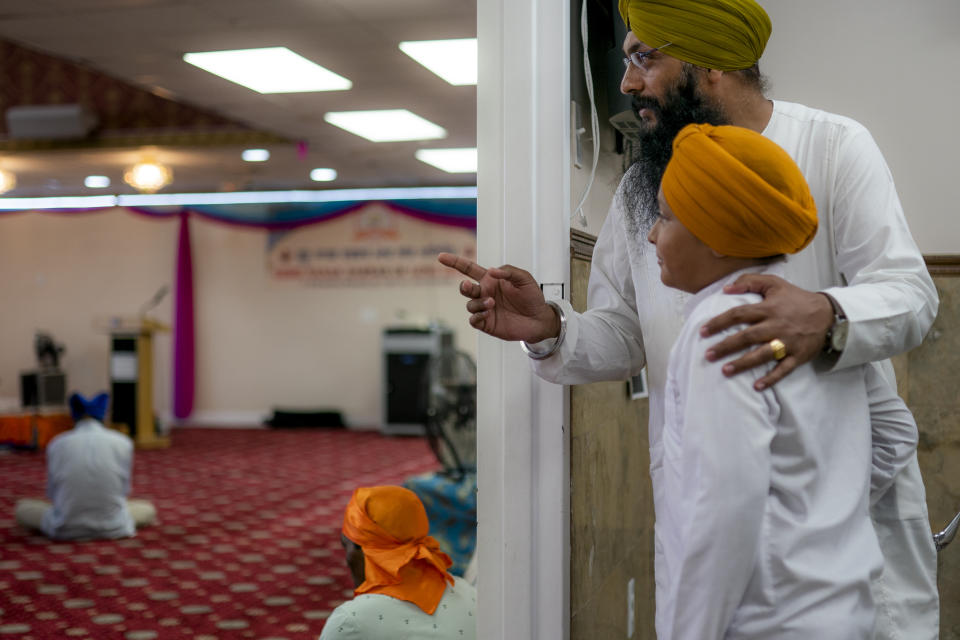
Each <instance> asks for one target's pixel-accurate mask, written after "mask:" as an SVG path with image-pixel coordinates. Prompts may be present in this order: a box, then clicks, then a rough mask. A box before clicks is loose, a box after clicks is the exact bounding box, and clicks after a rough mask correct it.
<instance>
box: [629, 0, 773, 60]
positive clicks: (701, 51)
mask: <svg viewBox="0 0 960 640" xmlns="http://www.w3.org/2000/svg"><path fill="white" fill-rule="evenodd" d="M620 16H621V17H622V18H623V22H624V23H625V24H626V25H627V27H628V28H629V29H630V30H631V31H633V34H634V35H635V36H637V39H639V40H640V41H641V42H643V43H644V44H646V45H649V46H651V47H662V46H663V45H665V44H667V43H670V47H669V48H668V49H666V50H664V53H668V54H670V55H671V56H673V57H674V58H677V59H679V60H683V61H684V62H689V63H691V64H695V65H697V66H698V67H705V68H707V69H720V70H721V71H733V70H736V69H748V68H750V67H752V66H753V65H755V64H756V63H757V61H759V60H760V56H761V55H763V49H764V48H765V47H766V46H767V40H768V39H769V38H770V31H771V30H772V28H773V26H772V25H771V24H770V16H768V15H767V12H766V11H764V10H763V7H761V6H760V5H759V4H757V3H756V2H754V0H620Z"/></svg>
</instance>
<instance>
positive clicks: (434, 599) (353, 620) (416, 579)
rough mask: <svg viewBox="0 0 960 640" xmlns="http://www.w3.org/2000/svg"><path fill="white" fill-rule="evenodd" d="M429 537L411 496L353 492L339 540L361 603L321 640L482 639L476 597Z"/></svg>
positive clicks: (347, 606)
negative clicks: (478, 632) (477, 616)
mask: <svg viewBox="0 0 960 640" xmlns="http://www.w3.org/2000/svg"><path fill="white" fill-rule="evenodd" d="M429 530H430V523H429V521H428V520H427V512H426V510H425V509H424V508H423V503H421V502H420V498H418V497H417V495H416V494H415V493H413V492H412V491H410V490H409V489H404V488H403V487H394V486H383V487H367V488H360V489H357V490H356V491H354V492H353V497H351V498H350V502H349V504H347V510H346V513H345V514H344V518H343V529H342V536H341V541H342V542H343V547H344V549H345V550H346V553H347V558H346V559H347V566H348V567H349V568H350V574H351V576H352V578H353V582H354V585H355V587H356V590H355V591H354V593H355V594H356V596H357V597H355V598H354V599H353V600H350V601H348V602H345V603H343V604H342V605H340V606H339V607H337V608H336V609H335V610H334V611H333V613H332V614H331V615H330V618H328V619H327V622H326V624H325V625H324V627H323V633H322V634H321V635H320V640H331V639H332V638H343V639H352V640H361V639H362V640H378V639H381V638H382V639H383V640H387V639H389V640H403V639H409V640H421V639H426V640H429V639H432V638H436V639H437V640H439V639H441V638H458V639H459V638H466V639H468V640H474V639H475V638H476V635H477V632H476V618H475V617H474V611H475V609H476V601H477V596H476V590H475V589H474V588H473V587H472V586H471V585H470V584H468V583H467V582H465V581H464V580H461V579H460V578H455V577H453V576H451V575H450V574H449V573H448V572H447V569H448V568H449V567H450V565H451V564H453V563H452V561H451V560H450V558H449V556H447V554H445V553H443V552H442V551H441V550H440V547H439V545H438V544H437V541H436V540H435V539H434V538H433V537H431V536H430V535H428V532H429Z"/></svg>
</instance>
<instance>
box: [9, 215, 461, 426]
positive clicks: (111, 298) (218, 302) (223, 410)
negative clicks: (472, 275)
mask: <svg viewBox="0 0 960 640" xmlns="http://www.w3.org/2000/svg"><path fill="white" fill-rule="evenodd" d="M177 225H178V222H177V221H176V220H174V219H163V220H153V219H147V218H145V217H143V216H138V215H134V214H130V213H127V212H124V211H121V210H113V211H110V212H104V213H97V214H89V213H85V214H74V215H57V214H50V213H27V214H12V215H2V216H0V274H2V278H0V299H2V300H3V301H4V304H3V305H2V307H0V398H3V397H15V396H17V395H18V394H19V379H18V373H19V371H20V370H23V369H30V368H34V367H35V357H34V354H33V335H34V332H35V331H36V330H37V329H44V330H48V331H50V332H51V333H52V334H53V335H54V337H55V339H56V340H57V341H58V342H62V343H64V344H65V345H66V347H67V353H66V354H65V357H64V360H63V364H64V368H65V370H66V372H67V377H68V385H69V387H70V388H71V389H77V390H80V391H82V392H86V393H90V392H93V391H96V390H99V389H104V388H106V387H107V384H108V380H107V354H108V341H107V337H106V334H105V332H103V331H101V330H98V329H97V328H96V324H97V321H98V319H103V318H105V317H108V316H110V315H135V314H136V312H137V310H138V308H139V307H140V305H142V304H143V303H144V302H145V301H146V300H147V299H149V298H150V296H152V295H153V293H154V292H155V291H156V290H157V289H158V288H159V287H160V286H161V285H163V284H170V285H171V286H172V285H173V279H174V265H175V256H176V242H177V228H178V226H177ZM191 232H192V240H193V260H194V295H195V304H196V345H197V360H196V367H197V368H196V374H197V375H196V378H197V388H196V401H195V418H196V419H197V420H198V421H201V422H202V421H214V422H216V421H226V422H255V421H258V420H259V419H260V418H262V417H264V416H266V415H267V414H269V413H270V410H271V408H272V407H274V406H278V405H279V406H283V407H293V408H322V407H326V408H332V409H338V410H341V411H343V412H344V414H345V417H346V419H347V420H348V422H349V423H350V424H351V425H356V426H375V425H378V424H379V423H380V415H381V389H380V381H381V375H382V373H381V372H382V369H381V359H380V336H381V331H382V328H383V327H384V326H387V325H391V324H396V323H398V322H399V323H404V322H405V323H410V322H426V321H428V320H440V321H443V322H445V323H446V324H448V325H449V326H451V327H452V328H453V329H454V331H455V333H456V338H457V342H458V346H459V347H460V348H462V349H464V350H466V351H468V352H470V353H471V354H473V355H475V354H476V336H475V331H474V330H473V329H472V328H471V327H470V326H469V324H468V323H467V321H466V317H467V314H466V312H465V310H464V308H463V302H461V300H462V298H461V297H460V295H459V294H458V293H457V290H456V280H455V279H454V280H452V281H451V282H450V283H448V284H445V285H421V286H402V287H400V286H395V287H358V288H345V287H340V288H321V287H307V286H304V285H302V284H299V283H291V282H278V281H276V280H274V279H272V278H271V277H270V274H269V271H268V268H267V264H266V255H267V254H266V244H267V236H266V233H265V232H263V231H260V230H250V229H243V228H237V227H230V226H226V225H221V224H216V223H211V222H206V221H204V220H202V219H200V218H194V219H192V221H191ZM152 315H153V316H154V317H156V318H157V319H159V320H161V321H164V322H170V320H171V299H170V298H167V299H166V300H165V301H164V302H163V303H162V304H161V305H160V306H159V307H158V308H157V309H156V310H155V312H154V313H153V314H152ZM156 376H157V388H156V400H155V402H156V404H157V409H158V412H160V413H161V414H164V415H169V413H170V406H171V399H170V389H171V384H170V377H171V373H170V338H169V336H166V337H164V338H161V340H160V341H159V344H158V345H157V367H156Z"/></svg>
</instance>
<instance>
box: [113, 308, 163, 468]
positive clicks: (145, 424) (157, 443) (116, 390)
mask: <svg viewBox="0 0 960 640" xmlns="http://www.w3.org/2000/svg"><path fill="white" fill-rule="evenodd" d="M169 330H170V327H168V326H167V325H165V324H163V323H161V322H158V321H156V320H153V319H151V318H146V317H139V318H131V319H124V318H111V320H110V322H109V332H110V399H111V402H110V406H111V409H110V416H111V421H112V423H113V428H115V429H118V428H119V429H122V428H123V427H124V426H125V427H126V430H127V432H128V433H129V434H130V437H131V438H133V442H134V444H135V445H136V447H137V448H138V449H162V448H165V447H169V446H170V438H166V437H163V436H161V435H160V434H159V433H157V423H156V419H155V416H154V412H153V337H154V335H155V334H157V333H161V332H167V331H169Z"/></svg>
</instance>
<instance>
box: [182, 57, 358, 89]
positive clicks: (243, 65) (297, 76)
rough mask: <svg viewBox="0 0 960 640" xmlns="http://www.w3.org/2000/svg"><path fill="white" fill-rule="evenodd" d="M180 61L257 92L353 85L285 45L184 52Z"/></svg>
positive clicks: (336, 87)
mask: <svg viewBox="0 0 960 640" xmlns="http://www.w3.org/2000/svg"><path fill="white" fill-rule="evenodd" d="M183 60H184V61H185V62H188V63H190V64H192V65H194V66H196V67H200V68H201V69H203V70H204V71H209V72H210V73H212V74H214V75H216V76H220V77H221V78H224V79H225V80H229V81H230V82H236V83H237V84H239V85H242V86H244V87H247V88H248V89H253V90H254V91H256V92H257V93H301V92H308V91H342V90H344V89H349V88H351V87H352V86H353V83H352V82H350V81H349V80H347V79H346V78H344V77H343V76H340V75H337V74H336V73H334V72H332V71H330V70H329V69H324V68H323V67H321V66H320V65H318V64H316V63H314V62H311V61H310V60H307V59H306V58H304V57H303V56H301V55H300V54H297V53H294V52H293V51H291V50H290V49H287V48H286V47H265V48H262V49H234V50H231V51H204V52H198V53H185V54H184V55H183Z"/></svg>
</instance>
